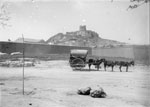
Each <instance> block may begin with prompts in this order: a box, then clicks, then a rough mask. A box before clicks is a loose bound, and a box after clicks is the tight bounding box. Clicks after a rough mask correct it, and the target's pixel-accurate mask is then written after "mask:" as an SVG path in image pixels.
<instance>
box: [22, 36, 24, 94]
mask: <svg viewBox="0 0 150 107" xmlns="http://www.w3.org/2000/svg"><path fill="white" fill-rule="evenodd" d="M22 42H23V44H22V55H23V56H22V57H23V59H22V63H23V69H22V71H23V72H22V82H23V84H22V89H23V90H22V93H23V95H24V37H23V34H22Z"/></svg>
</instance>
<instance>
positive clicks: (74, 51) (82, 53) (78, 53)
mask: <svg viewBox="0 0 150 107" xmlns="http://www.w3.org/2000/svg"><path fill="white" fill-rule="evenodd" d="M70 54H71V55H73V56H87V54H88V50H79V49H72V50H71V51H70Z"/></svg>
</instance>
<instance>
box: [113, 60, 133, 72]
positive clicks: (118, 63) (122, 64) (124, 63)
mask: <svg viewBox="0 0 150 107" xmlns="http://www.w3.org/2000/svg"><path fill="white" fill-rule="evenodd" d="M116 63H117V65H119V69H120V72H122V70H121V67H122V66H124V67H126V72H128V67H129V66H131V65H133V66H134V61H130V62H125V61H117V62H116Z"/></svg>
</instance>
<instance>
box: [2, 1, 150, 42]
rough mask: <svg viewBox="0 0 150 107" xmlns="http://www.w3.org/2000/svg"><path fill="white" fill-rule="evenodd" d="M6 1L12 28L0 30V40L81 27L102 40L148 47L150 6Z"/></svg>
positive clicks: (37, 36) (43, 35)
mask: <svg viewBox="0 0 150 107" xmlns="http://www.w3.org/2000/svg"><path fill="white" fill-rule="evenodd" d="M3 1H5V0H3ZM8 1H9V2H7V11H8V12H9V13H10V14H9V15H10V17H11V19H10V21H9V22H8V24H9V25H11V27H5V28H2V27H0V41H7V40H8V39H11V40H12V41H13V40H15V39H17V38H18V37H21V36H22V34H23V35H24V37H25V38H34V39H44V40H47V39H48V38H50V37H51V36H53V35H55V34H57V33H60V32H62V33H65V32H69V31H76V30H78V29H79V26H80V25H86V26H87V29H89V30H93V31H95V32H97V33H98V34H99V36H100V37H101V38H105V39H112V40H117V41H121V42H127V43H133V44H148V43H149V40H150V39H149V10H148V9H149V4H144V5H142V6H140V7H138V8H136V9H133V10H128V11H127V8H128V6H129V4H131V3H130V2H129V0H120V1H119V0H116V1H114V2H111V0H110V1H109V0H105V1H104V0H103V1H102V0H91V1H89V0H34V1H32V0H8ZM10 1H11V2H10ZM21 1H25V2H21Z"/></svg>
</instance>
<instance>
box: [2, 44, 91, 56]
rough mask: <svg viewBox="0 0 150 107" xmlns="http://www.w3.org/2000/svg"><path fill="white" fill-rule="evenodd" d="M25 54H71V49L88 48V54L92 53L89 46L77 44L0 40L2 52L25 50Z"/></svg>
mask: <svg viewBox="0 0 150 107" xmlns="http://www.w3.org/2000/svg"><path fill="white" fill-rule="evenodd" d="M23 47H24V53H25V56H41V55H47V54H60V55H61V54H69V53H70V50H71V49H87V50H88V54H91V52H92V51H91V48H89V47H77V46H60V45H47V44H32V43H24V44H23V43H16V42H0V52H3V53H8V54H10V53H12V52H21V53H22V52H23Z"/></svg>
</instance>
